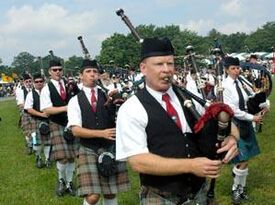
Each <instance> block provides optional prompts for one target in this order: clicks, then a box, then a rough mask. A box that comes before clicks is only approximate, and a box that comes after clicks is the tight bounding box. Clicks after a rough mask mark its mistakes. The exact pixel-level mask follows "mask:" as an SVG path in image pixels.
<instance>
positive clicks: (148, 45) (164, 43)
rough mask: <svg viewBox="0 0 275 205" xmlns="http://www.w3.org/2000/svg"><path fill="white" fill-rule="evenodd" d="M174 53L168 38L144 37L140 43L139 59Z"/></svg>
mask: <svg viewBox="0 0 275 205" xmlns="http://www.w3.org/2000/svg"><path fill="white" fill-rule="evenodd" d="M168 55H174V48H173V46H172V43H171V41H170V40H169V39H168V38H163V39H159V38H145V39H144V41H143V43H142V45H141V53H140V61H142V60H143V59H145V58H148V57H152V56H168Z"/></svg>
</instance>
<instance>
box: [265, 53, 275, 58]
mask: <svg viewBox="0 0 275 205" xmlns="http://www.w3.org/2000/svg"><path fill="white" fill-rule="evenodd" d="M274 56H275V54H274ZM264 58H265V59H272V58H273V52H271V53H269V54H267V55H265V56H264Z"/></svg>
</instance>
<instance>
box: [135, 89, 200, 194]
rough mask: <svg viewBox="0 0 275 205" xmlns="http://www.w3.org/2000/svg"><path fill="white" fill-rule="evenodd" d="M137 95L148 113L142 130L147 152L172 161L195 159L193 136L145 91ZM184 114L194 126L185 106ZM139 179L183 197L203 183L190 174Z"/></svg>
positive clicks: (191, 125)
mask: <svg viewBox="0 0 275 205" xmlns="http://www.w3.org/2000/svg"><path fill="white" fill-rule="evenodd" d="M136 96H137V97H138V99H139V101H140V102H141V104H142V105H143V107H144V108H145V110H146V112H147V114H148V124H147V127H146V129H145V131H146V134H147V144H148V149H149V151H150V153H154V154H157V155H160V156H163V157H172V158H195V157H198V156H200V152H199V151H198V148H197V145H196V141H195V140H194V139H195V137H196V135H195V134H192V133H184V134H183V133H182V131H181V130H180V129H179V128H178V127H177V126H176V124H175V122H174V121H173V120H172V119H171V118H170V117H169V116H168V114H167V113H166V111H165V110H164V109H163V107H162V106H161V105H160V104H159V103H158V102H157V100H156V99H155V98H153V97H152V96H151V95H150V93H149V92H148V91H147V90H146V89H142V90H141V91H139V92H138V93H137V94H136ZM183 111H184V114H185V117H186V120H187V122H188V125H190V127H193V124H194V122H195V120H194V119H193V117H192V115H191V114H190V113H189V111H188V110H187V109H186V108H185V107H183ZM140 179H141V184H142V185H145V186H151V187H155V188H158V189H159V190H162V191H166V192H170V193H174V194H183V195H185V196H186V195H188V194H194V193H196V192H197V191H198V190H199V189H200V188H201V185H202V184H203V183H204V181H205V179H204V178H201V177H197V176H195V175H192V174H181V175H175V176H153V175H148V174H140Z"/></svg>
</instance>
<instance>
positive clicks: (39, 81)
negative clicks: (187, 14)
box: [34, 80, 44, 83]
mask: <svg viewBox="0 0 275 205" xmlns="http://www.w3.org/2000/svg"><path fill="white" fill-rule="evenodd" d="M34 83H44V81H43V80H37V81H34Z"/></svg>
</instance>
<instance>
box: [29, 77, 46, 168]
mask: <svg viewBox="0 0 275 205" xmlns="http://www.w3.org/2000/svg"><path fill="white" fill-rule="evenodd" d="M33 82H34V88H33V90H32V92H29V93H28V95H27V97H26V102H25V106H24V109H25V110H27V112H28V113H29V114H30V116H31V120H30V124H31V126H30V127H31V133H32V137H33V149H34V150H35V155H36V159H35V161H36V162H35V163H36V167H37V168H42V167H43V163H42V157H41V152H42V146H44V147H43V148H44V155H45V165H46V166H47V167H49V166H50V148H51V146H50V145H51V144H50V135H49V132H48V131H49V130H48V131H47V133H45V132H44V133H43V132H42V133H41V132H40V129H39V126H40V125H41V123H42V122H43V123H46V124H48V115H47V114H46V113H44V112H41V110H40V93H41V90H42V88H43V87H44V77H43V76H42V75H41V74H34V75H33Z"/></svg>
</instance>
